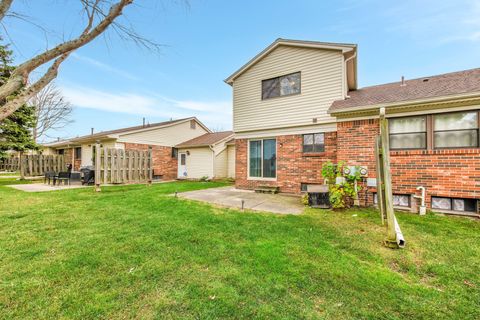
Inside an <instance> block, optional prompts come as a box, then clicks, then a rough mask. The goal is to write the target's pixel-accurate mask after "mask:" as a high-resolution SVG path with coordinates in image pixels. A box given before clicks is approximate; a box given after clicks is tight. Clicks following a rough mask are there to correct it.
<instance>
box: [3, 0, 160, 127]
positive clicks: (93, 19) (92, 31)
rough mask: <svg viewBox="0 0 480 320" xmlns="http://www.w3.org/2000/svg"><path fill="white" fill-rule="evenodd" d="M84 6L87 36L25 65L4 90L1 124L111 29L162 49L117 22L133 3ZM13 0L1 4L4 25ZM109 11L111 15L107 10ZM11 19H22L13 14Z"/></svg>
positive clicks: (88, 2)
mask: <svg viewBox="0 0 480 320" xmlns="http://www.w3.org/2000/svg"><path fill="white" fill-rule="evenodd" d="M78 1H80V2H81V4H82V6H83V13H84V14H85V16H86V17H87V22H86V25H85V28H84V29H83V32H82V33H81V34H80V35H79V36H78V37H76V38H73V39H71V40H68V41H64V42H62V43H60V44H58V45H56V46H55V47H53V48H51V49H47V50H45V51H44V52H42V53H40V54H38V55H36V56H34V57H32V58H30V59H28V60H27V61H25V62H23V63H21V64H20V65H19V66H18V67H17V68H16V69H15V70H14V71H13V72H12V74H11V76H10V77H9V78H8V79H7V80H6V81H5V83H4V84H3V85H1V86H0V121H1V120H3V119H5V118H6V117H8V116H9V115H10V114H12V113H13V112H14V111H15V110H17V109H18V108H20V107H21V106H22V105H23V104H24V103H26V102H27V101H28V100H30V99H31V98H32V97H33V96H34V95H35V94H37V93H38V92H40V91H41V90H42V89H43V88H44V87H46V86H47V85H48V84H49V83H50V82H51V81H52V80H53V79H55V78H56V77H57V74H58V69H59V67H60V65H61V64H62V62H63V61H65V60H66V59H67V58H68V57H69V55H70V54H71V53H72V52H73V51H75V50H76V49H78V48H80V47H82V46H84V45H86V44H87V43H89V42H91V41H92V40H94V39H95V38H96V37H98V36H99V35H101V34H102V33H103V32H104V31H105V30H107V28H109V27H111V28H112V29H114V31H115V32H117V34H118V35H119V36H120V37H121V38H122V39H130V40H132V41H134V42H135V43H136V44H137V45H143V46H145V47H149V48H158V47H159V45H157V44H155V43H154V42H152V41H149V40H147V39H145V38H143V37H141V36H140V35H138V34H137V33H136V32H135V31H134V30H133V28H132V27H131V26H130V25H127V26H125V25H122V24H119V23H118V22H116V21H115V20H116V19H117V18H118V17H119V16H121V15H122V12H123V9H124V8H125V7H127V6H128V5H130V4H132V2H133V0H78ZM12 2H13V0H0V23H1V22H2V19H3V18H4V17H5V16H9V10H10V7H11V4H12ZM107 8H109V9H108V11H107V10H106V9H107ZM10 15H11V16H18V15H17V14H15V13H10ZM48 64H50V67H49V68H48V69H47V71H46V72H45V73H44V74H43V75H42V76H41V77H39V78H38V79H37V80H36V81H34V82H29V76H30V74H31V73H32V72H33V71H35V70H37V69H38V68H39V67H41V66H44V65H48Z"/></svg>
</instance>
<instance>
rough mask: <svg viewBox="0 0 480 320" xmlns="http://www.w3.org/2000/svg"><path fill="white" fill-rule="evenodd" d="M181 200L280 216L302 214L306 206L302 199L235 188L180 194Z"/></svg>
mask: <svg viewBox="0 0 480 320" xmlns="http://www.w3.org/2000/svg"><path fill="white" fill-rule="evenodd" d="M178 196H179V197H180V198H185V199H190V200H198V201H203V202H209V203H214V204H217V205H221V206H225V207H230V208H241V207H242V200H244V208H245V209H250V210H256V211H267V212H273V213H280V214H300V213H302V212H303V209H304V206H303V205H302V203H301V201H300V198H299V197H295V196H287V195H281V194H264V193H256V192H254V191H250V190H240V189H235V187H222V188H211V189H204V190H197V191H189V192H182V193H179V194H178Z"/></svg>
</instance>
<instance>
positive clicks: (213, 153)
mask: <svg viewBox="0 0 480 320" xmlns="http://www.w3.org/2000/svg"><path fill="white" fill-rule="evenodd" d="M208 147H209V148H210V151H212V179H213V178H214V177H215V150H213V145H211V144H210V145H208Z"/></svg>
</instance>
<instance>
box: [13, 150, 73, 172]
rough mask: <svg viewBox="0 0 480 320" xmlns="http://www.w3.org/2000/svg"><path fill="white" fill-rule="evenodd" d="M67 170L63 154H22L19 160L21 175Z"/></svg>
mask: <svg viewBox="0 0 480 320" xmlns="http://www.w3.org/2000/svg"><path fill="white" fill-rule="evenodd" d="M48 171H54V172H61V171H67V167H66V165H65V156H64V155H57V154H56V155H42V154H34V155H23V156H22V157H21V160H20V174H21V176H22V177H31V176H43V175H44V174H45V172H48Z"/></svg>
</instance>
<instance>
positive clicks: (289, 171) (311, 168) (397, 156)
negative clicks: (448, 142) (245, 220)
mask: <svg viewBox="0 0 480 320" xmlns="http://www.w3.org/2000/svg"><path fill="white" fill-rule="evenodd" d="M378 133H379V127H378V120H376V119H370V120H356V121H348V122H340V123H338V125H337V132H336V133H335V132H333V133H326V136H325V138H326V147H325V152H324V153H322V154H317V155H315V156H306V155H305V154H303V153H302V136H301V135H286V136H279V137H277V179H276V181H260V180H248V179H247V174H248V167H247V163H248V162H247V143H248V140H246V139H237V140H236V187H238V188H243V189H254V188H255V187H257V186H258V185H272V186H278V187H280V191H281V192H289V193H299V192H300V183H302V182H304V183H322V181H323V178H322V176H321V167H322V164H323V163H324V162H325V161H328V160H330V161H335V162H336V161H345V162H346V164H347V165H361V166H367V167H368V171H369V174H368V177H371V178H374V177H375V176H376V166H375V147H374V145H375V137H376V135H378ZM390 159H391V166H392V180H393V181H392V182H393V192H394V193H398V194H414V193H417V194H418V192H417V191H416V187H417V186H420V185H421V186H424V187H426V189H427V199H426V200H427V206H428V207H430V200H431V196H448V197H459V198H476V199H479V198H480V149H456V150H428V151H427V150H408V151H391V152H390ZM363 187H364V190H363V191H362V192H361V194H360V202H361V204H362V205H365V204H367V205H370V204H372V203H373V192H375V191H376V188H368V190H367V188H366V186H365V185H363Z"/></svg>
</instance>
